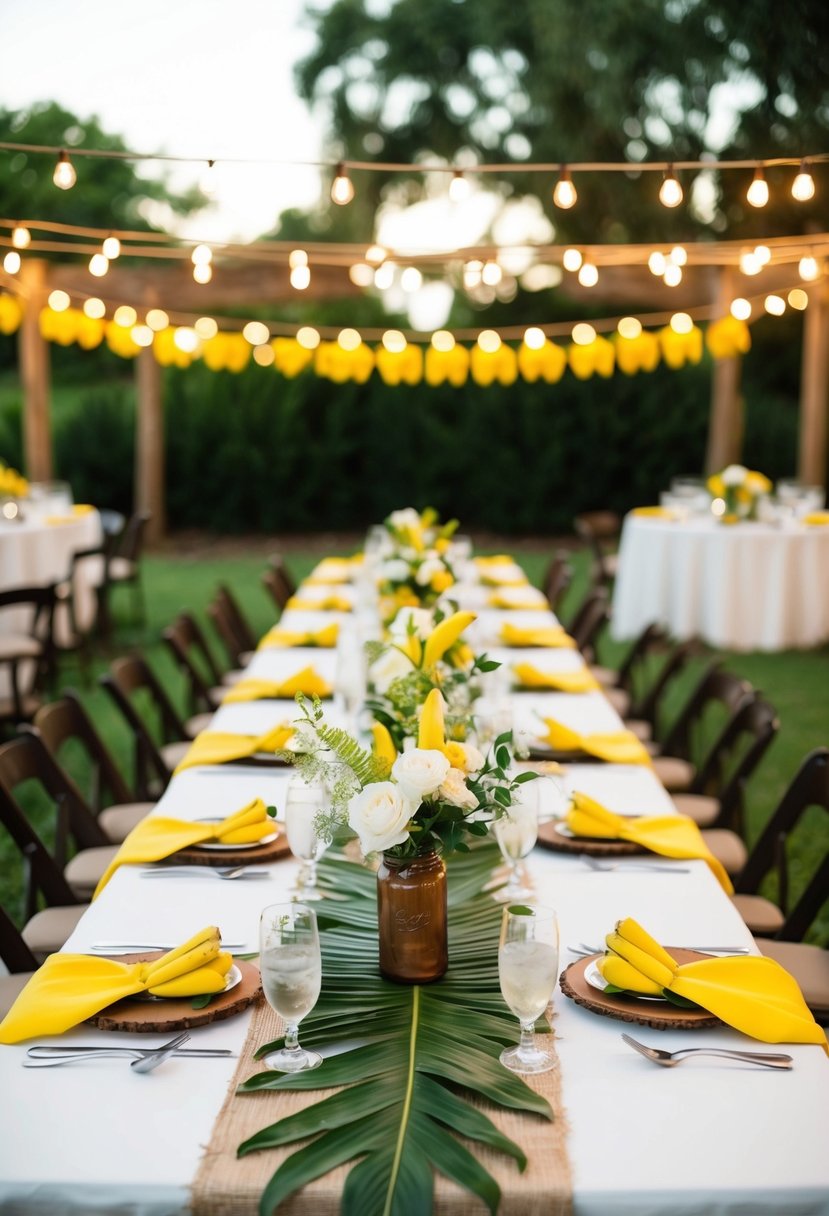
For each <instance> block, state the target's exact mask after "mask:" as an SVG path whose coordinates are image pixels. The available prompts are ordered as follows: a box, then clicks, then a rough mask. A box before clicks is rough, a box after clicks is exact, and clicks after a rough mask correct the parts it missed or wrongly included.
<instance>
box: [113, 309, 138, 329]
mask: <svg viewBox="0 0 829 1216" xmlns="http://www.w3.org/2000/svg"><path fill="white" fill-rule="evenodd" d="M112 319H113V321H114V322H115V324H116V325H122V326H123V327H124V329H132V327H133V325H134V324H135V322H136V321H137V320H138V313H137V312H136V311H135V309H134V308H132V307H130V305H129V304H121V305H120V306H119V307H118V308H116V309H115V312H114V313H113V316H112Z"/></svg>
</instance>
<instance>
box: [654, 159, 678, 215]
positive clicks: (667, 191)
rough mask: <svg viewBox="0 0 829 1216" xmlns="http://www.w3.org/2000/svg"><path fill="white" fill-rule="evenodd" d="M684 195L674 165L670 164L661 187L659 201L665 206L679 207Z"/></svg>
mask: <svg viewBox="0 0 829 1216" xmlns="http://www.w3.org/2000/svg"><path fill="white" fill-rule="evenodd" d="M683 197H684V196H683V193H682V186H681V185H680V184H679V178H678V177H677V176H676V175H675V173H674V167H673V165H668V168H667V169H666V170H665V173H664V176H663V178H662V185H661V186H660V187H659V201H660V203H661V204H662V206H663V207H678V206H679V204H680V203H681V202H682V199H683Z"/></svg>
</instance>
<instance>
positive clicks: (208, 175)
mask: <svg viewBox="0 0 829 1216" xmlns="http://www.w3.org/2000/svg"><path fill="white" fill-rule="evenodd" d="M199 189H200V190H201V192H202V194H203V195H204V196H205V198H213V197H214V196H215V194H216V162H215V160H209V161H208V162H207V166H206V168H205V170H204V173H202V175H201V180H200V181H199Z"/></svg>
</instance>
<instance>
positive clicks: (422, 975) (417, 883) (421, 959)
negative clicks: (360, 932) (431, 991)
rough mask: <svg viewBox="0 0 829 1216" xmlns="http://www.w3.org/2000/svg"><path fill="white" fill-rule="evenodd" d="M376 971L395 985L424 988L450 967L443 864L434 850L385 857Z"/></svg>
mask: <svg viewBox="0 0 829 1216" xmlns="http://www.w3.org/2000/svg"><path fill="white" fill-rule="evenodd" d="M377 919H378V928H379V935H380V971H381V972H382V974H383V975H384V976H385V977H386V979H388V980H395V981H396V982H397V983H399V984H428V983H430V982H431V981H432V980H439V979H440V977H441V976H442V975H443V973H444V972H445V971H446V968H447V967H448V966H449V952H448V947H447V941H446V866H445V865H444V864H443V859H442V858H441V857H439V856H438V854H437V853H436V852H434V850H431V851H429V852H427V853H421V854H419V855H418V856H417V857H393V856H390V855H389V854H388V853H384V854H383V859H382V861H381V862H380V868H379V870H378V871H377Z"/></svg>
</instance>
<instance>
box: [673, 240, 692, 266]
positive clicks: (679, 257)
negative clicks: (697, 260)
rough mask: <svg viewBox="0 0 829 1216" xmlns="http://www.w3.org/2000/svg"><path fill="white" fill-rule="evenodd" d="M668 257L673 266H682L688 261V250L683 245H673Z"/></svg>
mask: <svg viewBox="0 0 829 1216" xmlns="http://www.w3.org/2000/svg"><path fill="white" fill-rule="evenodd" d="M669 257H670V259H671V261H672V262H673V263H674V265H675V266H684V265H685V263H686V262H687V261H688V251H687V249H686V248H685V247H684V245H674V247H673V249H672V250H671V252H670V254H669Z"/></svg>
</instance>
